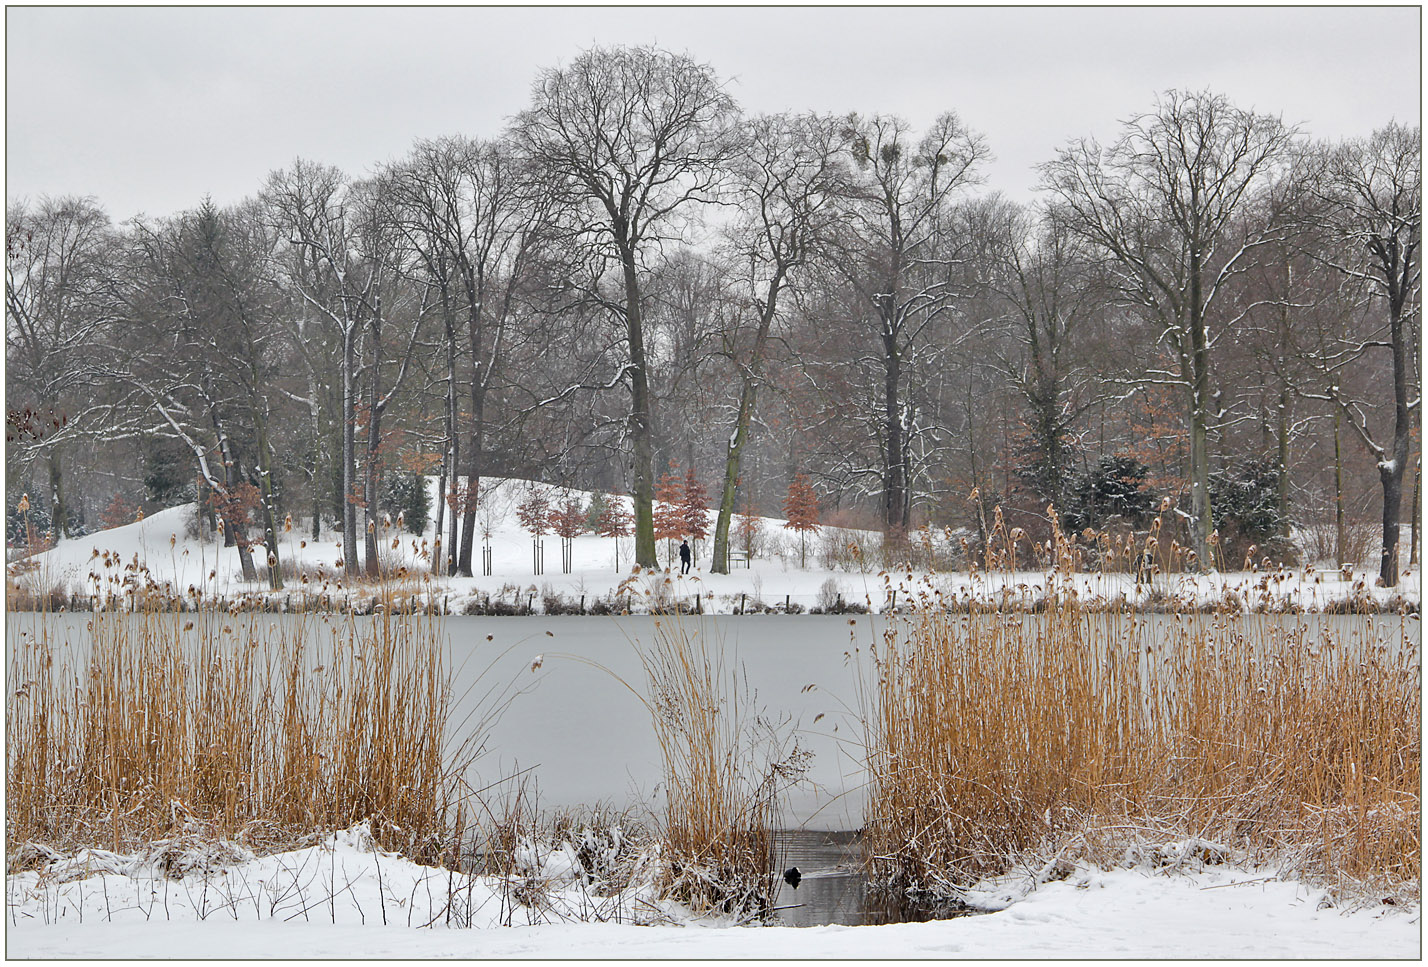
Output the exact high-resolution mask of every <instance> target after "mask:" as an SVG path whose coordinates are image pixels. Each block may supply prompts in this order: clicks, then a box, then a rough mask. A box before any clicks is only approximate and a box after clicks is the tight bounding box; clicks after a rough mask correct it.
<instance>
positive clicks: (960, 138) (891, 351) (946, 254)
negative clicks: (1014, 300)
mask: <svg viewBox="0 0 1428 967" xmlns="http://www.w3.org/2000/svg"><path fill="white" fill-rule="evenodd" d="M843 137H844V139H845V143H846V146H847V157H848V160H849V180H848V187H847V189H846V192H845V196H844V203H843V205H842V212H841V214H842V215H843V219H844V225H845V229H844V232H843V233H842V237H841V240H840V241H839V243H838V244H839V247H840V248H841V251H840V252H839V253H838V255H837V258H836V265H837V266H838V267H839V270H840V273H841V274H842V276H843V278H844V280H845V281H846V283H847V284H848V285H849V286H850V287H851V288H852V290H853V291H854V292H855V293H856V296H857V299H856V302H855V305H854V307H853V311H854V312H855V313H857V316H856V318H857V320H858V321H860V322H861V323H862V326H861V329H862V331H863V334H864V338H865V339H867V340H868V341H869V342H870V343H871V345H873V346H875V347H876V350H875V351H876V354H877V358H878V361H879V364H880V368H881V374H880V375H881V386H880V387H879V390H880V392H879V396H880V399H879V404H880V405H879V410H880V414H881V424H880V427H879V430H880V439H879V450H880V463H881V467H880V470H879V476H880V478H881V487H882V514H883V523H884V526H885V527H887V528H888V529H889V530H893V531H900V530H906V528H907V527H908V525H909V523H910V521H911V514H912V494H911V482H912V481H911V478H912V466H911V464H912V461H913V452H912V446H911V441H910V437H911V436H912V431H913V427H912V426H911V425H910V424H911V421H912V420H913V419H914V414H913V413H912V412H911V410H910V407H909V405H908V404H909V399H908V398H907V396H906V383H907V380H908V379H909V376H910V372H909V371H910V369H911V367H912V366H913V364H914V362H915V357H916V356H917V354H918V353H919V352H920V350H921V349H922V348H923V347H924V346H925V345H929V344H930V337H931V336H932V334H933V332H934V331H935V328H936V326H937V324H938V323H939V322H941V321H942V320H943V319H944V317H945V316H946V315H948V314H949V313H950V312H951V311H952V310H953V307H954V306H955V302H956V297H957V295H958V293H959V291H960V290H959V288H958V285H957V281H956V278H955V276H956V275H957V273H956V272H955V271H954V269H953V266H954V264H955V263H956V262H957V261H958V259H959V256H958V247H959V240H958V238H957V233H956V232H955V230H954V227H953V211H952V205H953V202H954V200H955V199H956V197H957V195H958V194H959V192H961V191H962V190H963V189H964V188H966V187H967V186H969V185H972V184H975V183H976V181H977V180H978V177H979V169H980V167H981V165H982V163H983V162H984V161H986V160H987V159H988V157H989V156H990V153H989V151H988V149H987V145H986V142H985V141H984V140H983V138H982V137H981V135H979V134H977V133H976V132H974V131H971V130H970V129H968V128H967V127H966V126H965V125H964V124H963V123H962V121H961V120H960V119H959V118H958V117H957V115H956V114H954V113H951V112H948V113H945V114H943V115H941V116H940V117H938V118H937V120H936V121H935V122H934V123H933V125H932V127H931V129H930V130H929V131H928V132H927V133H926V134H925V135H924V136H923V137H922V138H921V139H915V135H914V133H913V131H912V129H911V127H910V126H909V125H908V123H907V122H906V121H904V120H903V119H901V118H898V117H891V116H886V115H876V116H872V117H859V116H857V115H854V116H852V117H850V118H849V119H848V121H847V125H846V127H845V130H844V132H843Z"/></svg>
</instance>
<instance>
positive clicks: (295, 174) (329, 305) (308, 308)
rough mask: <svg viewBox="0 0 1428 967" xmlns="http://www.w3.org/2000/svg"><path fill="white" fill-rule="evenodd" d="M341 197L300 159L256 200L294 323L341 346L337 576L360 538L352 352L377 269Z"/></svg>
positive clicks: (339, 186)
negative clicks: (326, 331) (294, 309)
mask: <svg viewBox="0 0 1428 967" xmlns="http://www.w3.org/2000/svg"><path fill="white" fill-rule="evenodd" d="M348 195H349V183H348V179H347V178H346V176H344V175H343V174H342V173H341V172H340V171H338V170H337V169H336V168H332V167H329V166H325V165H319V164H314V163H312V162H308V161H304V160H301V159H299V160H297V161H295V162H294V163H293V166H292V168H291V170H287V171H277V172H274V173H273V174H272V175H270V176H269V177H268V182H267V185H266V186H265V188H264V190H263V194H262V197H263V201H264V203H265V204H266V206H267V210H268V211H269V213H270V217H272V218H273V219H274V227H275V230H276V231H277V232H279V233H280V236H279V237H281V238H282V239H284V240H285V242H286V243H287V245H286V248H285V249H283V250H282V252H281V253H280V258H281V261H280V263H279V265H280V277H281V279H282V281H283V282H284V283H285V284H286V285H287V286H288V287H289V288H291V289H292V290H293V291H295V292H297V293H298V295H299V298H300V299H301V301H302V303H303V306H304V310H303V311H302V312H301V313H299V314H298V318H299V319H301V320H306V319H307V318H308V314H309V313H310V314H311V317H312V318H315V319H317V320H319V321H320V323H321V324H323V325H325V326H327V327H328V328H330V329H331V330H332V331H333V332H334V333H335V334H336V336H337V337H338V338H339V339H340V341H341V344H342V355H341V362H340V364H339V365H340V374H341V383H342V403H341V411H340V414H339V417H338V418H339V420H340V423H341V430H342V448H341V458H340V460H341V463H340V469H341V480H342V483H341V497H340V500H341V510H340V515H341V519H342V532H343V533H342V557H343V568H344V571H345V572H346V573H347V574H348V575H355V574H356V573H357V572H358V569H359V566H358V561H357V542H358V540H359V539H360V538H359V532H358V530H357V504H358V502H359V501H360V499H361V498H360V491H359V489H358V481H357V439H356V415H357V401H358V383H357V352H358V344H359V340H360V337H361V334H362V329H363V327H364V326H365V325H366V322H367V318H368V313H369V311H370V308H371V306H372V305H373V300H372V295H373V290H374V287H376V286H377V285H378V284H379V283H380V281H381V269H382V266H381V264H380V263H379V262H375V261H373V260H372V259H369V258H364V257H362V255H361V253H360V251H359V244H358V238H357V233H358V224H357V223H358V215H357V213H356V212H354V211H353V210H352V209H351V204H350V199H349V197H348ZM315 381H316V380H314V382H315Z"/></svg>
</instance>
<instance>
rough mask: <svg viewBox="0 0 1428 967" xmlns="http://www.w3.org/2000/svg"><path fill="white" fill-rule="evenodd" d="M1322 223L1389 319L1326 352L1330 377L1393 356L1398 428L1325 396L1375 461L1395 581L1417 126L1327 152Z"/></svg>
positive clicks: (1413, 341) (1332, 386)
mask: <svg viewBox="0 0 1428 967" xmlns="http://www.w3.org/2000/svg"><path fill="white" fill-rule="evenodd" d="M1316 193H1317V194H1318V195H1319V196H1320V197H1321V198H1322V199H1323V201H1324V202H1325V204H1326V206H1327V210H1326V213H1325V217H1326V219H1327V223H1328V225H1329V226H1330V227H1331V229H1332V230H1333V232H1334V233H1335V234H1336V235H1337V236H1338V238H1339V239H1340V240H1341V241H1343V242H1344V243H1345V245H1344V248H1343V249H1342V250H1341V251H1342V257H1340V258H1335V257H1334V256H1332V255H1331V256H1330V261H1331V262H1332V264H1333V265H1335V267H1336V268H1338V270H1339V271H1340V272H1342V273H1343V275H1344V276H1345V277H1346V278H1347V279H1348V280H1350V281H1351V282H1352V283H1353V284H1355V285H1356V286H1360V287H1362V289H1363V291H1364V292H1365V294H1366V296H1367V297H1368V298H1370V299H1372V300H1374V301H1380V300H1381V303H1382V305H1383V309H1384V316H1383V318H1382V322H1381V324H1379V325H1376V326H1373V327H1372V331H1369V332H1358V333H1354V334H1352V335H1351V336H1350V337H1349V338H1348V339H1347V340H1345V341H1344V342H1342V343H1340V344H1339V345H1338V346H1336V347H1334V348H1333V350H1331V352H1330V353H1328V354H1326V355H1325V359H1324V362H1325V364H1326V365H1327V367H1328V368H1329V370H1330V371H1331V372H1333V371H1337V370H1340V369H1342V368H1343V367H1344V366H1347V365H1351V364H1354V363H1357V362H1358V361H1359V360H1361V359H1362V358H1363V357H1364V356H1365V355H1366V354H1368V353H1371V352H1375V351H1382V350H1387V352H1388V355H1389V359H1390V362H1391V365H1392V374H1393V376H1392V386H1393V392H1392V406H1393V421H1392V428H1391V430H1390V431H1388V433H1387V434H1385V433H1383V432H1382V431H1379V432H1378V433H1375V432H1374V431H1373V430H1371V428H1370V426H1369V420H1368V418H1367V416H1366V415H1365V412H1364V407H1363V405H1361V404H1360V403H1359V402H1357V401H1356V400H1354V399H1353V398H1351V397H1349V396H1348V395H1347V394H1345V393H1344V392H1342V387H1343V384H1342V383H1341V382H1340V381H1339V380H1337V379H1330V380H1329V381H1328V390H1327V393H1326V394H1324V395H1326V396H1327V397H1328V398H1329V399H1330V401H1331V402H1332V403H1333V405H1334V406H1335V407H1337V408H1338V409H1339V410H1340V411H1341V412H1342V414H1343V416H1344V418H1345V419H1346V420H1347V422H1348V424H1349V426H1351V427H1353V430H1354V433H1355V435H1356V436H1357V437H1358V439H1359V440H1360V442H1362V443H1363V445H1364V447H1365V448H1366V449H1367V450H1368V451H1369V453H1370V454H1372V455H1373V458H1374V459H1375V460H1376V461H1377V464H1378V475H1379V482H1380V484H1381V485H1382V487H1383V546H1382V553H1381V559H1380V562H1379V577H1380V578H1381V579H1382V581H1383V583H1384V584H1385V585H1387V586H1390V587H1392V586H1393V585H1395V584H1397V583H1398V543H1399V522H1400V518H1401V514H1402V503H1403V473H1404V470H1406V469H1407V467H1408V456H1409V445H1410V441H1411V437H1412V431H1413V413H1414V412H1415V411H1416V410H1417V409H1418V407H1419V406H1420V405H1421V401H1422V395H1421V394H1422V389H1421V386H1419V385H1415V382H1414V381H1413V379H1412V377H1411V376H1410V373H1409V368H1410V365H1411V360H1410V358H1409V356H1410V353H1411V351H1412V350H1411V347H1414V346H1416V345H1417V344H1418V334H1417V327H1418V321H1419V318H1420V314H1421V311H1422V309H1421V297H1422V263H1421V255H1422V253H1421V249H1420V246H1421V244H1422V234H1423V156H1422V137H1421V134H1420V130H1419V128H1418V127H1416V126H1415V127H1412V128H1409V127H1404V126H1402V125H1399V124H1390V125H1388V126H1387V127H1384V128H1382V129H1380V130H1378V131H1375V132H1374V134H1373V135H1372V136H1371V137H1369V138H1364V139H1356V140H1352V141H1348V142H1345V143H1344V144H1341V145H1339V146H1337V147H1334V148H1329V149H1326V150H1325V154H1324V159H1323V167H1322V170H1321V172H1320V174H1319V181H1318V190H1317V192H1316ZM1385 435H1386V436H1388V437H1389V439H1388V440H1387V441H1386V442H1385V441H1384V440H1383V437H1384V436H1385Z"/></svg>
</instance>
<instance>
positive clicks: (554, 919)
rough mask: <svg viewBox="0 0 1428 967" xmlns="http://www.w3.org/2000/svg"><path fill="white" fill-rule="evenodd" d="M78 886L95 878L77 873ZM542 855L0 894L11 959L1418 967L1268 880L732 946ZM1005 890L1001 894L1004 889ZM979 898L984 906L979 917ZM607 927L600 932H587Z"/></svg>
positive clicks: (754, 931) (1383, 914) (70, 864)
mask: <svg viewBox="0 0 1428 967" xmlns="http://www.w3.org/2000/svg"><path fill="white" fill-rule="evenodd" d="M86 869H87V870H88V871H89V872H88V875H84V874H85V870H86ZM571 869H572V868H571V865H570V864H569V863H568V862H562V860H561V857H560V856H559V855H552V854H547V855H546V856H545V857H544V859H543V860H541V863H540V867H539V870H538V871H535V870H533V873H534V874H535V875H536V876H537V877H538V878H541V879H542V881H543V885H542V888H541V889H539V890H538V891H535V892H536V895H537V899H536V900H535V901H534V902H532V903H531V905H525V904H524V903H522V899H529V898H530V894H520V895H518V893H517V891H514V890H513V889H512V887H511V885H510V884H509V883H503V882H502V881H499V880H497V879H495V878H489V877H465V876H461V875H459V874H448V873H447V872H446V871H443V870H437V869H431V868H427V867H421V866H418V865H416V864H413V863H411V862H409V861H407V860H404V859H402V858H400V857H398V856H395V855H391V854H381V853H376V852H373V851H372V849H371V846H370V842H369V841H367V840H366V838H365V837H364V835H363V834H362V830H361V827H357V828H355V829H354V830H349V831H347V832H345V833H339V834H338V835H336V836H334V837H331V838H329V839H328V840H327V841H326V842H324V843H322V844H320V845H318V846H313V847H309V848H307V849H303V850H294V851H290V852H286V853H281V854H277V855H274V856H269V857H265V858H261V859H257V858H248V859H246V860H244V861H242V862H237V863H234V864H233V865H231V866H228V867H226V868H221V869H210V870H208V871H207V872H199V871H197V870H192V869H191V870H190V871H189V873H188V875H186V876H184V877H183V878H182V879H179V880H171V879H164V878H162V877H160V876H158V875H157V871H155V870H153V869H152V868H147V869H146V868H144V863H143V862H142V861H140V860H136V859H134V858H122V857H115V856H114V855H113V854H103V853H102V851H91V852H89V853H87V854H84V855H82V856H80V857H74V858H65V859H63V860H57V861H56V862H54V863H52V864H51V865H50V866H49V867H48V868H46V870H45V871H43V872H28V873H23V874H18V875H14V876H11V877H9V878H8V884H7V912H6V920H7V928H8V929H7V932H6V954H7V956H8V957H11V958H112V957H114V956H116V955H121V956H123V957H125V958H126V959H127V958H136V959H148V958H204V957H215V956H217V957H222V958H224V959H319V958H332V957H337V958H342V959H347V958H350V957H352V955H353V953H354V952H360V956H361V957H362V958H364V959H424V958H435V957H462V958H538V959H548V958H561V959H564V958H609V957H617V958H630V959H640V958H711V959H745V958H757V959H777V958H798V959H823V958H839V959H846V958H872V959H880V958H886V957H887V956H888V955H889V953H890V952H891V951H896V952H897V956H898V957H900V958H948V957H955V958H964V959H993V958H995V959H1006V958H1057V959H1072V958H1116V959H1131V958H1185V957H1195V958H1325V959H1364V958H1417V957H1419V956H1420V952H1421V940H1420V930H1419V916H1418V913H1417V910H1416V909H1414V908H1405V907H1396V906H1389V905H1380V906H1377V907H1375V908H1372V909H1358V910H1355V911H1343V910H1340V909H1336V908H1334V907H1332V906H1329V905H1328V901H1327V900H1326V898H1325V895H1324V894H1323V893H1322V892H1319V891H1315V890H1311V889H1307V888H1305V887H1303V886H1301V885H1296V884H1293V883H1286V882H1280V881H1278V880H1277V879H1276V878H1275V877H1274V876H1272V875H1266V874H1265V873H1264V872H1263V871H1259V872H1251V871H1246V870H1242V869H1237V868H1235V867H1233V866H1205V867H1203V868H1198V869H1185V870H1181V871H1178V872H1174V873H1166V872H1163V871H1156V870H1154V869H1152V868H1150V867H1148V866H1144V865H1141V866H1137V867H1136V868H1132V869H1116V870H1101V869H1096V868H1088V867H1085V866H1078V867H1075V868H1073V869H1071V870H1069V871H1068V872H1067V875H1066V876H1065V878H1064V879H1059V880H1055V881H1052V882H1048V883H1044V884H1042V885H1041V886H1039V887H1036V888H1034V889H1030V890H1029V892H1028V887H1027V886H1026V885H1017V884H1016V883H1015V882H1013V881H1003V882H1001V883H998V884H995V885H989V889H992V890H993V891H994V892H1003V893H1005V895H1003V896H1001V898H1000V899H1001V905H1004V908H1003V909H1000V910H998V911H997V912H993V913H988V914H984V915H973V916H964V917H958V918H955V919H951V920H941V921H931V922H928V923H907V924H897V925H890V926H864V927H856V928H853V927H843V926H817V927H803V928H795V927H780V926H760V927H740V926H732V925H729V924H727V923H723V922H719V921H707V920H697V919H692V918H687V917H684V916H682V915H681V914H680V911H678V910H677V909H675V908H672V907H670V906H668V905H665V904H661V903H659V902H657V901H655V900H653V898H652V894H650V893H648V892H647V891H645V890H643V889H642V888H641V887H638V886H636V887H633V888H632V889H630V890H628V891H627V892H626V893H624V894H622V895H620V896H617V897H596V896H592V895H591V894H590V893H589V892H588V891H587V890H585V889H584V888H583V887H582V886H581V885H580V884H579V882H578V881H577V878H576V877H575V876H574V875H573V874H572V872H571ZM1009 884H1010V892H1005V891H1007V890H1008V885H1009ZM991 896H992V894H988V897H989V898H990V897H991ZM595 920H600V921H604V922H589V921H595Z"/></svg>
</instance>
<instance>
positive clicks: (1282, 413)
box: [1275, 383, 1289, 538]
mask: <svg viewBox="0 0 1428 967" xmlns="http://www.w3.org/2000/svg"><path fill="white" fill-rule="evenodd" d="M1278 436H1279V440H1278V443H1279V454H1278V463H1279V479H1278V481H1277V482H1276V483H1277V487H1278V489H1277V492H1276V494H1275V498H1276V501H1277V502H1278V504H1279V536H1280V537H1286V538H1287V537H1288V536H1289V384H1288V383H1283V384H1281V385H1280V387H1279V426H1278Z"/></svg>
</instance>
